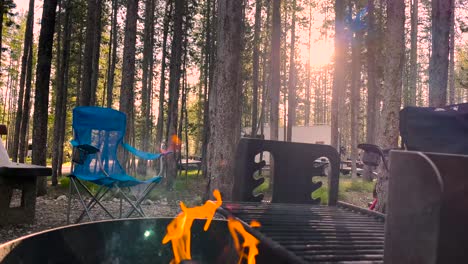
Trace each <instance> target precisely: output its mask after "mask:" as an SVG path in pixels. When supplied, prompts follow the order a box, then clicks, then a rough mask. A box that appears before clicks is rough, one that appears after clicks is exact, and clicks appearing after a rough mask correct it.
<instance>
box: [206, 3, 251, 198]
mask: <svg viewBox="0 0 468 264" xmlns="http://www.w3.org/2000/svg"><path fill="white" fill-rule="evenodd" d="M243 7H244V6H243V4H242V2H241V1H231V0H219V1H218V14H219V17H218V31H217V32H218V38H217V45H218V46H217V55H216V71H215V76H214V77H215V80H214V87H213V89H214V92H213V95H214V96H213V97H210V126H211V129H210V133H211V135H210V143H209V151H208V153H209V154H208V156H209V158H208V175H209V179H210V190H211V191H212V190H214V189H219V190H220V192H221V193H222V195H223V197H224V198H225V199H227V200H231V199H232V185H233V183H234V166H235V165H234V164H235V159H234V156H235V152H236V148H237V143H238V141H239V138H240V128H241V115H240V113H241V102H240V98H241V91H242V87H241V46H242V35H243V34H242V29H243V27H242V17H243V16H242V12H243Z"/></svg>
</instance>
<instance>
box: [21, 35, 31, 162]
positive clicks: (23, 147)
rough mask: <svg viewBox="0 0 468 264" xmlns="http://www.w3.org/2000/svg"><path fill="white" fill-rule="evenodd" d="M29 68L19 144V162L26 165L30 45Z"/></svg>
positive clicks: (29, 101) (29, 97)
mask: <svg viewBox="0 0 468 264" xmlns="http://www.w3.org/2000/svg"><path fill="white" fill-rule="evenodd" d="M28 57H29V58H28V66H27V69H26V89H25V91H24V101H23V116H22V118H21V129H20V142H19V155H18V157H19V162H21V163H24V158H25V156H26V151H27V148H28V142H27V138H26V134H27V132H28V128H29V113H30V109H31V107H30V106H31V85H32V70H33V45H32V43H30V45H29V55H28Z"/></svg>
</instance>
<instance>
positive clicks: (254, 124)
mask: <svg viewBox="0 0 468 264" xmlns="http://www.w3.org/2000/svg"><path fill="white" fill-rule="evenodd" d="M261 14H262V1H261V0H258V1H257V2H256V3H255V25H254V40H253V41H254V43H253V45H254V48H253V69H252V70H253V72H252V77H253V89H252V90H253V100H252V133H251V134H252V135H253V136H256V135H257V126H258V86H259V85H258V82H259V81H258V80H259V71H260V69H259V68H260V67H259V60H260V55H259V53H260V51H259V49H260V27H261V22H262V17H261Z"/></svg>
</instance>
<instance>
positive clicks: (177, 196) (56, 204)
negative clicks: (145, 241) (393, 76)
mask: <svg viewBox="0 0 468 264" xmlns="http://www.w3.org/2000/svg"><path fill="white" fill-rule="evenodd" d="M319 179H320V181H322V182H323V186H327V184H326V178H325V177H320V178H319ZM68 184H69V182H68V178H66V177H64V178H62V179H61V180H60V183H59V186H57V187H52V186H49V188H48V193H47V195H45V196H42V197H38V198H37V203H36V219H35V221H34V224H31V225H26V224H23V225H10V226H3V227H2V226H0V244H1V243H4V242H7V241H9V240H12V239H15V238H18V237H21V236H25V235H29V234H32V233H36V232H40V231H43V230H47V229H51V228H56V227H61V226H65V225H67V206H68V195H69V193H68ZM372 188H373V183H368V182H363V181H362V180H360V179H351V178H349V177H347V176H342V177H341V178H340V194H339V199H340V200H342V201H345V202H348V203H352V204H355V205H358V206H361V207H367V203H368V202H370V201H372ZM205 191H206V183H205V179H204V177H203V176H202V175H198V176H197V175H196V171H190V172H189V173H188V175H187V177H186V176H185V173H184V172H182V174H181V175H180V176H179V177H178V179H177V180H176V182H175V184H174V190H172V191H167V190H165V189H164V188H163V187H159V188H158V187H156V188H155V189H154V190H153V192H152V193H151V194H150V195H149V199H148V200H145V201H144V202H143V203H142V208H143V210H144V212H145V214H146V215H147V216H148V217H174V216H176V215H177V213H178V212H179V211H180V209H179V203H180V201H183V202H184V203H185V204H186V205H187V206H194V205H199V204H200V203H201V202H202V197H203V195H204V193H205ZM314 197H321V198H322V203H326V201H327V199H328V197H327V188H326V187H325V188H321V189H319V190H318V191H316V193H314ZM14 198H15V199H14V200H16V202H17V203H19V199H20V197H19V193H15V194H14ZM103 204H104V205H105V207H106V208H107V209H109V210H110V212H111V213H112V214H113V215H114V216H118V212H119V208H120V200H119V199H116V198H109V199H107V200H105V201H104V202H103ZM123 205H124V207H123V211H124V212H125V211H126V210H128V209H129V208H130V207H129V206H128V204H127V205H126V204H125V202H124V203H123ZM81 210H82V206H81V204H80V203H79V200H78V199H77V198H75V199H73V201H72V210H71V212H72V213H71V216H70V219H71V221H74V220H75V219H77V217H78V215H79V213H80V212H81ZM92 215H93V216H94V217H95V218H96V219H95V220H103V219H108V217H107V216H106V215H105V214H104V212H103V211H102V210H101V209H98V208H96V209H93V210H92ZM88 221H89V218H87V217H86V216H85V218H84V219H83V221H82V222H88Z"/></svg>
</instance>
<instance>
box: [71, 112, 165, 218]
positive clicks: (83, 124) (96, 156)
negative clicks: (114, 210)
mask: <svg viewBox="0 0 468 264" xmlns="http://www.w3.org/2000/svg"><path fill="white" fill-rule="evenodd" d="M126 121H127V118H126V116H125V114H124V113H122V112H119V111H117V110H114V109H110V108H102V107H95V106H80V107H76V108H74V109H73V124H72V127H73V132H74V139H73V140H72V141H71V142H70V143H71V145H72V146H73V158H72V160H73V167H72V172H71V174H70V175H69V177H70V195H69V201H68V212H67V223H69V220H70V210H71V200H72V195H73V191H75V192H76V193H77V195H78V198H79V200H80V203H81V205H82V206H83V208H84V210H83V212H82V213H81V215H80V217H79V218H78V219H77V221H76V222H79V221H81V220H82V219H83V217H84V215H85V214H86V215H87V216H88V217H89V219H90V220H91V221H93V217H92V216H91V213H90V211H91V209H92V208H93V207H94V206H96V205H98V206H99V207H101V208H102V209H103V210H104V212H105V213H106V214H107V215H108V216H109V217H111V218H114V216H113V215H112V214H111V213H110V212H109V211H108V210H107V209H106V208H105V207H104V205H103V204H102V203H101V201H102V199H103V198H104V196H105V195H106V194H108V193H109V192H111V193H112V192H114V194H117V195H119V196H120V199H121V202H122V199H123V200H125V201H126V202H128V203H129V204H130V205H131V209H130V211H129V212H128V213H127V214H126V215H125V217H129V216H130V215H131V214H132V213H133V212H137V213H138V214H139V215H140V216H142V217H144V216H145V214H144V212H143V210H142V209H141V207H140V204H141V202H142V201H143V200H144V199H145V197H146V196H147V195H148V194H149V193H150V192H151V190H152V189H153V188H154V187H155V186H156V184H157V183H159V182H160V181H161V179H162V172H163V167H164V166H163V165H164V163H163V157H164V155H165V154H167V153H159V154H154V153H147V152H143V151H139V150H137V149H135V148H133V147H132V146H130V145H128V144H126V143H123V137H124V135H125V130H126ZM119 146H122V147H123V148H124V149H125V150H127V151H128V152H130V153H131V154H133V155H135V156H136V157H138V158H140V159H144V160H158V159H159V161H160V162H161V164H160V171H159V174H158V176H156V177H153V178H151V179H148V180H145V181H142V180H138V179H136V178H134V177H132V176H130V175H128V174H127V173H126V172H125V170H124V168H123V167H122V165H121V164H120V162H119V160H118V157H117V151H118V149H119ZM84 182H92V183H94V184H96V185H98V186H99V188H98V190H97V192H96V193H95V194H93V193H92V192H91V191H90V190H89V188H88V187H87V186H86V185H85V184H84ZM137 185H144V186H146V187H145V188H144V190H143V192H142V193H141V194H140V195H138V196H136V195H134V196H135V197H133V198H134V199H131V198H130V196H131V192H125V191H123V190H127V189H129V188H130V187H133V186H137ZM78 187H81V188H82V189H83V190H84V192H85V193H87V194H88V195H90V196H91V197H92V198H91V201H90V202H88V203H87V204H86V203H85V201H84V199H83V196H82V194H81V193H80V188H78ZM121 216H122V206H121V210H120V217H121Z"/></svg>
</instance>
